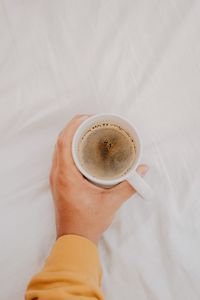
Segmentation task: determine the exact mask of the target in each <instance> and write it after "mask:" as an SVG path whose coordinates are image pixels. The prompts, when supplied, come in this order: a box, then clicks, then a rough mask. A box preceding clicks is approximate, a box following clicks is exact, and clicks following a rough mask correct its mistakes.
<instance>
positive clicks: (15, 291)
mask: <svg viewBox="0 0 200 300" xmlns="http://www.w3.org/2000/svg"><path fill="white" fill-rule="evenodd" d="M101 112H114V113H120V114H122V115H124V116H125V117H127V118H129V119H130V120H131V121H132V122H133V123H134V124H135V125H136V127H137V128H138V129H139V132H140V134H141V137H142V140H143V144H144V155H143V159H142V160H143V162H146V163H148V164H149V165H150V167H151V170H150V172H149V174H148V175H147V176H146V181H147V182H148V183H149V184H150V185H151V186H152V187H153V189H154V191H155V197H154V199H153V200H152V201H149V202H147V201H144V200H142V199H141V198H140V197H139V196H137V195H136V196H134V197H133V198H132V199H130V200H129V201H128V202H127V203H126V204H125V205H124V206H123V208H122V210H121V211H120V212H119V213H118V215H117V217H116V219H115V221H114V222H113V224H112V226H111V228H110V229H109V230H108V231H107V233H106V234H105V235H104V237H103V239H102V242H101V245H100V254H101V258H102V264H103V268H104V280H103V290H104V293H105V296H106V299H107V300H113V299H114V300H121V299H125V300H126V299H127V300H128V299H131V300H132V299H136V300H161V299H162V300H199V299H200V287H199V282H200V202H199V197H200V196H199V195H200V155H199V153H200V2H199V1H198V0H196V1H195V0H165V1H164V0H163V1H162V0H161V1H158V0H146V1H145V0H140V1H139V0H129V1H128V0H105V1H104V0H85V1H84V0H71V1H62V0H60V1H53V0H43V1H41V0H26V1H25V0H24V1H22V0H5V1H3V0H0V283H1V288H0V299H1V300H11V299H15V300H21V299H23V294H24V290H25V288H26V285H27V283H28V281H29V280H30V278H31V277H32V276H33V274H34V273H35V272H38V271H39V270H40V269H41V267H42V265H43V263H44V260H45V258H46V257H47V255H48V253H49V251H50V249H51V247H52V245H53V243H54V238H55V227H54V210H53V203H52V198H51V193H50V189H49V183H48V173H49V169H50V165H51V158H52V152H53V147H54V144H55V142H56V138H57V135H58V133H59V131H60V130H61V129H62V127H64V126H65V124H66V123H67V122H68V121H69V120H70V119H71V118H72V117H73V115H74V114H80V113H92V114H94V113H101Z"/></svg>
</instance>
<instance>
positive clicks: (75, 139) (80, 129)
mask: <svg viewBox="0 0 200 300" xmlns="http://www.w3.org/2000/svg"><path fill="white" fill-rule="evenodd" d="M109 116H110V117H116V118H119V119H120V120H121V121H122V122H125V123H127V124H128V125H129V126H130V127H131V128H132V129H133V130H134V131H135V133H136V136H137V139H138V143H139V153H138V157H137V158H136V160H135V161H134V164H133V165H132V166H131V168H130V170H128V171H127V173H125V174H124V175H122V176H120V177H118V178H114V179H100V178H97V177H94V176H93V175H91V174H89V173H88V172H87V171H86V170H85V169H84V168H83V167H82V165H81V163H80V160H79V158H78V155H76V149H75V147H76V143H77V142H78V138H80V136H81V133H82V132H83V130H84V129H85V127H86V125H87V123H88V125H89V124H90V122H92V121H93V120H95V119H97V118H101V117H109ZM77 144H78V143H77ZM71 149H72V157H73V160H74V162H75V165H76V167H77V168H78V170H79V171H80V172H81V173H82V174H83V175H84V176H85V177H86V178H87V179H89V180H90V181H92V182H94V183H97V184H100V185H105V186H112V185H115V184H118V183H120V182H122V181H124V180H126V179H127V178H129V177H130V176H131V174H132V173H133V172H134V171H135V169H136V168H137V166H138V163H139V161H140V158H141V154H142V143H141V139H140V136H139V134H138V130H137V128H136V127H135V125H133V123H132V122H130V121H129V120H128V119H127V118H126V117H124V116H121V115H119V114H116V113H100V114H95V115H92V116H90V117H88V118H87V119H86V120H84V121H83V122H82V123H81V124H80V126H79V127H78V128H77V129H76V131H75V133H74V136H73V139H72V147H71Z"/></svg>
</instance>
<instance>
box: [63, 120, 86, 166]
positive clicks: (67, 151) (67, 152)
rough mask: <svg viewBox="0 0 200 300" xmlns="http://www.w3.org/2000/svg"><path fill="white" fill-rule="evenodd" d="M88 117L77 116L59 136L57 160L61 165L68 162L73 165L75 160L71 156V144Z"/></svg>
mask: <svg viewBox="0 0 200 300" xmlns="http://www.w3.org/2000/svg"><path fill="white" fill-rule="evenodd" d="M88 117H89V115H77V116H75V117H74V118H72V119H71V121H70V122H69V123H68V124H67V126H66V127H65V128H64V129H63V130H62V131H61V133H60V134H59V137H58V141H57V151H58V155H57V159H58V163H59V164H61V165H63V164H64V163H65V162H66V161H67V162H68V163H73V158H72V155H71V144H72V139H73V135H74V133H75V131H76V130H77V128H78V127H79V126H80V124H81V123H82V122H83V121H84V120H86V119H87V118H88Z"/></svg>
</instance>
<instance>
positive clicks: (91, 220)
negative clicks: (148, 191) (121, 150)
mask: <svg viewBox="0 0 200 300" xmlns="http://www.w3.org/2000/svg"><path fill="white" fill-rule="evenodd" d="M88 117H89V115H77V116H75V117H74V118H73V119H72V120H71V121H70V122H69V123H68V124H67V126H66V127H65V128H64V129H63V130H62V131H61V133H60V134H59V136H58V140H57V143H56V145H55V150H54V155H53V162H52V167H51V172H50V185H51V190H52V195H53V200H54V205H55V212H56V228H57V238H59V237H61V236H62V235H66V234H76V235H81V236H83V237H85V238H87V239H89V240H91V241H92V242H94V243H95V244H96V245H97V244H98V242H99V240H100V238H101V235H102V234H103V232H104V231H105V230H106V229H107V228H108V227H109V225H110V224H111V223H112V220H113V218H114V215H115V213H116V211H117V210H118V209H119V208H120V207H121V205H122V204H123V203H124V202H125V201H127V200H128V199H129V198H130V197H131V196H133V194H134V193H135V192H136V191H135V189H134V188H133V187H132V186H131V185H130V184H129V183H128V181H126V180H125V181H123V182H121V183H119V184H117V185H115V186H114V187H112V188H109V189H107V188H102V187H97V186H96V185H94V184H92V183H91V182H89V181H88V180H87V179H86V178H85V177H83V175H82V174H81V173H80V172H79V170H78V169H77V167H76V165H75V164H74V161H73V158H72V153H71V143H72V138H73V135H74V133H75V131H76V129H77V128H78V127H79V125H80V124H81V123H82V122H83V121H84V120H85V119H87V118H88ZM147 170H148V167H147V166H146V165H140V166H139V167H138V168H137V172H138V173H139V174H140V175H144V174H145V173H146V172H147Z"/></svg>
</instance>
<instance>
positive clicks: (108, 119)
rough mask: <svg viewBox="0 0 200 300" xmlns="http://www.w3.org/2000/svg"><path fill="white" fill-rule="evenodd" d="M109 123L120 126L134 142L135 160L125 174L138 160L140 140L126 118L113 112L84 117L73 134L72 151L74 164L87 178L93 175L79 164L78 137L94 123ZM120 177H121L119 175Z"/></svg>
mask: <svg viewBox="0 0 200 300" xmlns="http://www.w3.org/2000/svg"><path fill="white" fill-rule="evenodd" d="M98 122H100V123H102V122H103V123H104V122H105V123H111V124H116V125H118V126H120V127H122V129H123V130H124V131H126V133H127V134H128V135H130V137H131V138H132V139H133V140H134V144H135V152H136V153H135V155H136V156H135V160H134V163H133V165H132V167H131V169H130V170H129V171H128V172H127V173H126V174H125V175H128V174H129V173H130V172H131V170H132V169H133V168H135V167H136V165H137V163H138V160H139V156H140V151H141V144H140V140H139V136H138V133H137V131H136V129H135V127H134V125H132V124H131V123H130V122H129V121H127V120H126V119H124V118H123V117H121V116H118V115H114V114H102V115H101V114H99V115H94V116H92V117H89V118H88V119H86V120H85V121H84V122H83V123H82V124H81V126H80V127H79V128H78V130H77V132H76V134H75V137H74V138H75V140H74V151H75V152H76V154H75V162H76V164H78V168H79V169H80V171H81V172H82V173H83V174H84V175H85V176H86V177H88V178H89V179H91V180H93V179H94V177H93V176H92V175H91V174H88V173H87V171H86V170H84V169H83V167H82V166H81V165H80V162H79V160H78V143H79V141H80V139H81V138H82V137H83V136H84V134H85V133H86V132H87V131H88V129H89V128H91V127H92V126H93V125H95V124H96V123H98ZM120 178H121V177H120ZM95 181H96V182H98V181H99V183H102V182H103V181H104V182H107V183H109V182H112V183H113V182H114V181H116V182H117V181H119V178H117V179H98V178H95Z"/></svg>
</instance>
